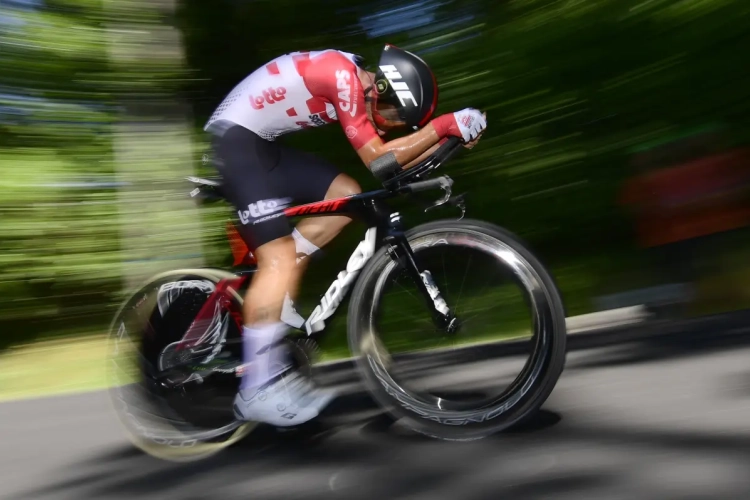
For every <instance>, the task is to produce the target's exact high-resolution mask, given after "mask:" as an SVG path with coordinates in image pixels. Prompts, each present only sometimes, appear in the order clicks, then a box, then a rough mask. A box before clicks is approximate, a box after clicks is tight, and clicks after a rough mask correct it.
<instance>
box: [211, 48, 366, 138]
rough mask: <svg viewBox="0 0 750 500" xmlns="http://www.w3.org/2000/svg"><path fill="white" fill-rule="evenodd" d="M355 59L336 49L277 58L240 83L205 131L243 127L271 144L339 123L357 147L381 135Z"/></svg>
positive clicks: (217, 131) (297, 53) (296, 53)
mask: <svg viewBox="0 0 750 500" xmlns="http://www.w3.org/2000/svg"><path fill="white" fill-rule="evenodd" d="M354 57H355V56H354V55H353V54H349V53H346V52H341V51H338V50H323V51H315V52H293V53H291V54H286V55H283V56H281V57H277V58H276V59H274V60H273V61H271V62H269V63H268V64H266V65H265V66H262V67H260V68H258V69H257V70H255V71H254V72H253V73H252V74H250V75H249V76H248V77H247V78H245V79H244V80H242V81H241V82H240V83H239V84H238V85H237V86H236V87H235V88H234V89H233V90H232V91H231V92H230V93H229V95H227V97H226V98H225V99H224V101H223V102H222V103H221V104H220V105H219V107H218V108H217V109H216V111H215V112H214V114H213V116H211V118H210V119H209V121H208V123H207V124H206V127H205V129H204V130H206V131H209V132H213V133H217V134H221V132H222V130H225V129H226V128H228V127H229V126H232V125H240V126H242V127H245V128H247V129H248V130H251V131H253V132H255V133H256V134H258V135H259V136H260V137H263V138H264V139H267V140H271V141H272V140H275V139H276V138H277V137H279V136H280V135H283V134H288V133H290V132H296V131H298V130H302V129H305V128H309V127H319V126H322V125H326V124H327V123H332V122H335V121H338V122H339V123H340V124H341V127H342V128H343V129H344V133H345V134H346V137H347V138H348V139H349V142H351V144H352V146H353V147H354V149H359V148H361V147H362V146H363V145H365V144H366V143H367V142H369V141H371V140H372V139H373V138H375V137H378V133H377V131H376V130H375V127H373V126H372V124H371V123H370V122H369V120H368V118H367V109H366V108H365V98H364V89H363V88H362V84H361V82H360V81H359V77H358V75H357V65H356V63H355V62H354Z"/></svg>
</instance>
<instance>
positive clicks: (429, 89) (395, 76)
mask: <svg viewBox="0 0 750 500" xmlns="http://www.w3.org/2000/svg"><path fill="white" fill-rule="evenodd" d="M374 90H375V92H374V95H375V98H374V99H372V100H373V101H375V105H374V106H373V107H372V108H373V109H372V113H373V119H374V120H375V123H376V124H378V125H381V124H389V125H391V126H404V125H405V126H407V127H409V128H412V129H414V130H417V129H419V128H420V127H424V126H425V125H427V123H428V122H429V121H430V119H431V118H432V115H433V114H434V113H435V108H436V107H437V101H438V87H437V81H436V80H435V75H434V74H433V73H432V70H431V69H430V67H429V66H427V63H425V62H424V61H423V60H422V59H421V58H419V57H417V56H415V55H414V54H412V53H411V52H407V51H405V50H402V49H399V48H398V47H395V46H393V45H390V44H386V46H385V48H384V49H383V52H382V53H381V54H380V61H379V62H378V69H377V71H376V72H375V89H374Z"/></svg>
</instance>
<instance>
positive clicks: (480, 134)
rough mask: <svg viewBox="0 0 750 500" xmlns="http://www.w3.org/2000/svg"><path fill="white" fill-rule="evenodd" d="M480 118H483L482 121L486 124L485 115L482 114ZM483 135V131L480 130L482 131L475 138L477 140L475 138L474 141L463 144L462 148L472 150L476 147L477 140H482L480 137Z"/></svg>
mask: <svg viewBox="0 0 750 500" xmlns="http://www.w3.org/2000/svg"><path fill="white" fill-rule="evenodd" d="M482 117H483V118H484V121H485V122H487V113H482ZM485 130H486V129H485ZM483 134H484V130H482V131H481V132H480V133H479V135H478V136H477V138H476V139H474V140H472V141H469V142H467V143H465V144H464V147H465V148H466V149H472V148H473V147H474V146H476V145H477V143H478V142H479V139H481V138H482V135H483Z"/></svg>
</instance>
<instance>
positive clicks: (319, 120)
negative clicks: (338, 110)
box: [309, 115, 326, 127]
mask: <svg viewBox="0 0 750 500" xmlns="http://www.w3.org/2000/svg"><path fill="white" fill-rule="evenodd" d="M309 118H310V121H311V122H313V124H315V125H316V126H318V127H322V126H323V125H325V124H326V122H324V121H323V119H322V118H321V117H320V115H310V116H309Z"/></svg>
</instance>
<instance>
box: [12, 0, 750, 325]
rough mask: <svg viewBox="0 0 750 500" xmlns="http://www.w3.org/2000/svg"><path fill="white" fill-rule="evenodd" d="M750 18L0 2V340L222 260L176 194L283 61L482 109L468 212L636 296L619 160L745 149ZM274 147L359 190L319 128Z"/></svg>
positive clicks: (651, 11)
mask: <svg viewBox="0 0 750 500" xmlns="http://www.w3.org/2000/svg"><path fill="white" fill-rule="evenodd" d="M749 14H750V4H747V2H742V1H741V0H679V1H678V0H568V1H560V0H554V1H553V0H507V1H505V0H504V1H497V0H464V1H458V0H445V1H437V0H424V1H416V2H406V3H405V2H395V1H380V2H371V1H365V0H346V1H344V0H330V1H327V2H324V3H322V2H320V1H313V0H294V1H292V0H274V1H270V0H256V1H253V2H242V1H238V0H211V1H210V2H208V1H205V0H183V1H182V2H178V3H176V5H173V4H172V2H169V1H148V2H147V1H145V0H143V1H135V0H132V1H130V0H129V1H126V0H103V1H98V0H97V1H94V0H46V1H44V0H1V1H0V68H3V69H2V71H0V168H1V169H2V176H0V187H1V188H2V189H0V294H1V295H0V296H2V297H3V299H4V300H3V301H2V302H0V331H2V332H3V336H6V337H7V336H10V335H12V334H19V335H22V336H26V337H33V336H35V335H37V334H39V333H42V332H45V333H46V332H49V331H52V330H61V331H68V330H71V329H77V328H79V327H82V325H84V324H90V323H92V322H93V323H96V322H102V323H105V322H106V320H107V318H108V316H109V315H110V314H111V313H112V307H113V306H114V305H116V304H117V301H118V300H119V296H118V294H119V293H120V292H121V291H122V289H123V287H124V286H126V284H127V283H128V282H127V281H126V280H124V278H126V275H127V274H128V273H131V272H134V271H133V270H132V269H131V268H129V267H127V266H126V265H124V264H123V263H126V262H133V261H142V260H144V259H145V260H148V259H157V258H160V257H161V256H171V257H170V260H166V261H160V262H161V264H159V265H160V266H163V267H176V266H180V265H181V264H183V263H184V262H183V261H182V260H181V259H183V256H184V254H185V251H184V249H185V248H186V246H187V245H189V244H191V242H195V241H202V242H203V243H204V245H203V247H202V252H203V254H204V256H205V259H204V262H205V263H207V264H211V265H226V264H227V263H228V260H227V259H228V247H227V245H226V243H225V240H224V237H223V226H222V224H221V221H222V220H223V219H224V218H226V217H227V215H228V214H229V211H228V210H227V209H226V207H215V208H211V209H206V210H203V211H202V212H200V214H201V215H200V217H203V219H204V220H203V223H202V224H200V225H195V224H193V223H192V222H193V219H196V218H197V217H198V216H196V215H195V213H194V212H192V211H190V212H189V213H187V212H185V210H184V205H182V204H180V203H182V201H181V200H183V197H184V194H183V193H186V192H187V190H188V189H189V188H188V187H187V186H185V185H184V184H181V183H180V182H179V181H180V178H181V177H184V175H190V174H191V173H192V172H193V169H198V170H199V171H200V173H210V170H209V169H208V168H207V167H205V166H203V165H201V164H200V161H199V159H200V156H201V153H202V152H203V151H204V150H205V149H206V148H207V142H206V141H207V137H205V136H204V135H203V134H202V132H200V130H201V129H202V125H203V123H204V122H205V119H206V118H207V117H208V115H209V114H210V113H211V112H212V111H213V107H214V106H216V105H217V104H218V103H219V102H220V101H221V99H222V98H223V96H224V95H225V94H226V93H227V92H228V91H229V90H230V89H231V88H232V87H233V86H234V85H235V84H236V83H237V82H238V81H239V80H240V79H242V78H243V77H244V76H246V74H247V73H249V72H250V71H252V70H253V69H254V68H255V67H257V66H259V65H261V64H263V63H264V62H266V61H267V60H269V59H271V58H272V57H275V56H276V55H278V54H280V53H284V52H288V51H294V50H308V49H309V50H313V49H321V48H330V47H335V48H340V49H342V50H348V51H352V52H357V53H361V54H362V55H364V56H365V57H367V58H368V59H369V60H370V61H374V59H375V58H376V57H377V54H378V53H379V50H380V48H381V46H382V43H383V42H385V41H386V40H387V41H389V42H391V43H395V44H397V45H400V46H403V47H404V48H406V49H410V50H414V51H415V52H417V53H419V54H421V55H422V56H423V57H424V58H425V59H426V60H427V61H428V63H429V64H430V65H431V66H432V67H433V68H434V70H435V72H436V74H437V75H438V81H439V83H440V89H441V98H440V108H439V112H449V111H453V110H456V109H460V108H463V107H467V106H473V107H478V108H481V109H484V110H487V112H488V121H489V129H488V131H487V133H486V134H485V137H484V138H483V140H482V142H481V144H480V146H479V147H478V148H476V149H475V150H474V151H472V152H471V153H467V154H463V155H461V156H460V157H459V158H458V159H457V160H456V161H455V162H454V163H453V164H452V165H449V166H448V167H447V168H446V170H447V172H449V173H450V175H451V176H453V177H454V178H455V180H456V186H457V189H459V190H463V191H468V192H469V193H470V198H469V203H470V205H469V206H470V212H469V215H470V216H471V217H475V218H484V219H488V220H490V221H493V222H496V223H498V224H501V225H503V226H505V227H508V228H509V229H511V230H513V231H514V232H516V233H518V234H520V235H521V236H522V237H524V238H525V239H527V240H528V241H529V242H530V243H531V244H532V245H533V247H534V248H535V249H536V251H538V252H539V254H540V255H541V256H542V258H543V259H544V260H545V261H547V262H548V263H549V264H550V265H551V266H552V267H553V269H554V270H555V273H556V276H557V278H558V280H559V281H560V284H561V287H562V289H563V292H564V293H565V295H566V300H567V301H568V305H569V307H570V312H571V313H577V312H586V311H587V310H589V309H590V307H591V303H590V299H591V297H592V296H594V295H596V294H599V293H603V292H605V291H607V292H609V291H614V290H616V289H618V288H626V287H629V286H635V285H637V284H638V278H637V276H638V275H639V273H638V271H637V269H638V256H637V254H636V253H635V251H634V243H633V236H632V231H633V229H632V223H631V221H630V220H629V219H628V218H627V217H626V214H624V213H623V212H622V210H621V208H620V207H618V205H617V204H616V198H617V191H618V189H619V187H620V185H621V182H622V181H623V180H624V179H625V178H627V177H628V176H629V175H630V174H631V172H630V171H629V169H628V166H627V158H628V151H629V148H632V147H634V146H637V145H639V144H643V143H645V142H648V141H651V140H656V139H660V138H663V137H664V136H666V135H669V134H672V133H675V132H677V131H680V130H682V129H684V128H686V127H693V126H700V125H702V124H703V123H706V122H713V121H716V122H721V123H723V124H725V125H726V127H727V130H729V131H730V133H731V140H732V141H734V142H735V143H744V142H746V140H747V138H748V136H749V135H750V127H748V125H747V120H746V119H745V117H746V116H747V114H748V111H750V110H749V109H748V108H749V107H750V95H749V94H750V69H748V66H747V65H746V64H745V58H746V53H747V50H748V48H750V43H748V42H750V22H749V21H750V15H749ZM174 27H176V28H178V29H174ZM179 103H188V104H189V107H188V108H186V107H184V106H180V105H179ZM184 120H187V121H188V122H189V123H190V124H191V125H190V127H191V128H192V129H193V133H191V134H190V136H189V137H188V138H186V137H185V133H184V132H180V129H179V124H180V123H183V121H184ZM163 122H169V123H174V124H176V125H175V127H177V128H172V129H159V128H158V124H160V123H163ZM154 127H155V128H154ZM175 130H177V131H176V132H175ZM285 140H286V141H287V142H288V143H290V144H293V145H295V146H298V147H300V148H304V149H307V150H309V151H312V152H317V153H319V154H321V155H323V156H325V157H327V158H329V159H330V160H332V161H334V162H335V163H336V164H337V165H341V167H342V170H345V171H347V172H348V173H350V174H352V175H353V176H354V177H355V178H357V179H358V180H359V181H360V182H361V183H362V184H363V187H365V188H366V189H367V188H374V187H376V183H375V182H374V180H373V179H371V178H370V177H369V175H368V174H367V172H366V170H365V169H364V168H362V167H361V165H360V164H359V161H358V159H357V157H356V155H355V154H354V152H353V151H352V150H351V148H349V146H348V145H347V143H346V140H345V138H344V136H343V134H342V133H341V132H340V130H338V128H337V127H336V126H331V127H325V128H323V129H318V130H312V131H308V132H305V133H304V134H297V135H295V136H292V137H288V138H285ZM123 148H124V149H125V150H126V151H125V152H123ZM139 148H141V149H139ZM138 151H142V154H137V152H138ZM190 159H193V160H194V162H193V163H192V164H191V163H190V161H189V160H190ZM181 167H184V170H181ZM125 171H126V172H127V174H123V172H125ZM183 174H184V175H183ZM170 176H171V177H170ZM123 184H127V185H128V186H130V187H127V188H124V189H123ZM123 192H125V193H126V194H125V195H123ZM408 213H409V214H410V217H411V219H410V221H411V222H412V223H413V222H417V221H419V220H421V219H420V217H422V216H420V214H419V213H418V211H417V210H412V211H411V212H408ZM160 228H161V229H160ZM354 233H356V231H348V232H347V234H346V235H343V237H342V239H343V240H344V242H353V241H354V239H357V238H358V237H359V234H354ZM136 241H137V242H138V245H136V246H134V245H135V243H134V242H136ZM341 247H342V248H343V247H346V248H344V249H343V250H341V251H342V252H348V251H349V250H350V248H349V247H351V245H345V244H343V243H342V245H341ZM337 248H338V247H337ZM332 252H333V255H337V254H336V252H338V250H336V249H333V250H332ZM185 259H187V260H185V262H192V261H190V259H189V258H187V257H185ZM337 264H338V265H340V263H339V261H338V260H337V259H331V264H330V266H323V267H322V268H321V269H320V270H318V271H316V270H314V269H312V270H311V273H312V274H311V277H309V278H308V282H314V281H315V280H316V279H317V278H316V276H323V275H324V274H326V273H328V275H327V280H328V281H330V278H329V275H330V273H329V270H330V269H332V267H333V266H335V265H337ZM150 269H151V268H149V270H150ZM138 272H139V273H141V274H142V273H143V272H145V271H144V269H140V270H139V271H138ZM139 275H140V274H139ZM321 279H322V278H321ZM321 283H322V284H321V287H320V289H319V290H316V293H318V292H322V291H323V289H324V288H325V286H326V285H327V283H324V282H323V281H321ZM34 318H36V319H34ZM44 318H46V320H45V319H44ZM32 320H33V321H32Z"/></svg>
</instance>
